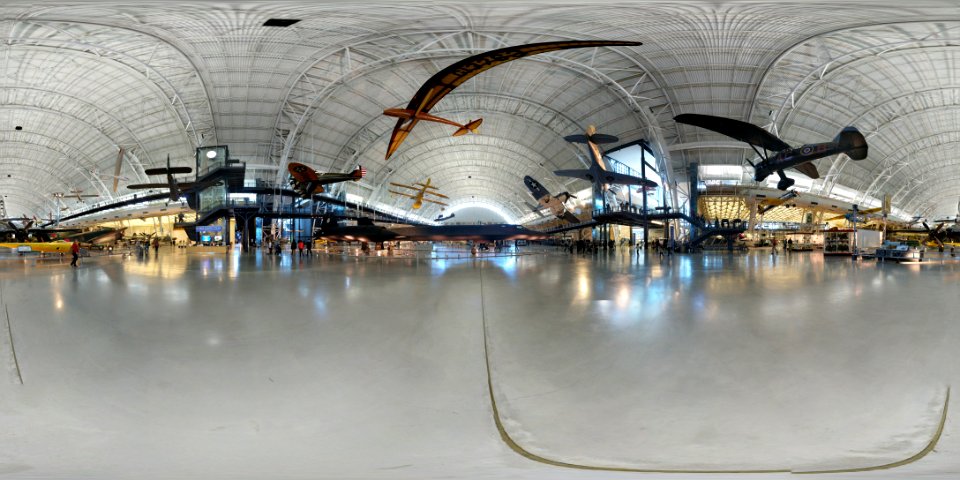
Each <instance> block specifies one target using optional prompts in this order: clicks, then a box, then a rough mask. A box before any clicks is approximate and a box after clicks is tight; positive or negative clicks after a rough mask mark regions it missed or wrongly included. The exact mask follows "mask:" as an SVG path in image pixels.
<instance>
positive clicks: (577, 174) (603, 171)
mask: <svg viewBox="0 0 960 480" xmlns="http://www.w3.org/2000/svg"><path fill="white" fill-rule="evenodd" d="M563 139H564V140H566V141H568V142H570V143H583V144H585V145H586V146H587V150H589V151H590V158H591V162H590V167H589V168H587V169H575V170H554V172H553V173H554V174H556V175H559V176H561V177H573V178H579V179H582V180H586V181H588V182H596V183H600V184H603V185H611V184H614V185H639V186H640V187H641V188H657V186H658V185H657V183H656V182H654V181H653V180H647V179H646V178H640V177H634V176H633V175H627V174H625V173H617V172H614V171H613V170H610V169H609V168H608V166H607V162H606V161H605V160H604V155H603V152H601V151H600V147H599V145H600V144H604V143H616V142H618V141H620V139H619V138H617V137H615V136H613V135H604V134H602V133H597V127H595V126H593V125H590V126H588V127H587V131H586V133H585V134H584V135H568V136H566V137H563ZM604 188H606V187H604Z"/></svg>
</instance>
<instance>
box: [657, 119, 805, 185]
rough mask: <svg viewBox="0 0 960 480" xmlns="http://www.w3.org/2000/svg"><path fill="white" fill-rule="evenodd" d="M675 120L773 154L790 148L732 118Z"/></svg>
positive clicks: (760, 129) (774, 137)
mask: <svg viewBox="0 0 960 480" xmlns="http://www.w3.org/2000/svg"><path fill="white" fill-rule="evenodd" d="M673 119H674V120H675V121H676V122H678V123H685V124H687V125H693V126H695V127H700V128H706V129H707V130H712V131H714V132H717V133H719V134H722V135H726V136H728V137H730V138H733V139H735V140H740V141H741V142H746V143H749V144H750V145H756V146H758V147H761V148H764V149H766V150H770V151H773V152H779V151H781V150H786V149H788V148H790V145H787V143H786V142H784V141H783V140H780V139H779V138H777V136H776V135H774V134H772V133H770V132H768V131H766V130H764V129H762V128H760V127H758V126H756V125H754V124H752V123H747V122H741V121H740V120H734V119H732V118H724V117H715V116H713V115H700V114H696V113H684V114H681V115H677V116H676V117H673ZM814 178H816V177H814Z"/></svg>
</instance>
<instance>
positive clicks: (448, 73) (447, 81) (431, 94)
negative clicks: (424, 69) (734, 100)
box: [407, 40, 643, 112]
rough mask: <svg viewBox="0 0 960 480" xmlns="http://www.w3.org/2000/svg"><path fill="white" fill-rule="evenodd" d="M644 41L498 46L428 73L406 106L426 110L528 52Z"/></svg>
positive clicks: (535, 53) (595, 41)
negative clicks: (483, 74)
mask: <svg viewBox="0 0 960 480" xmlns="http://www.w3.org/2000/svg"><path fill="white" fill-rule="evenodd" d="M636 45H643V44H642V43H640V42H626V41H607V40H587V41H576V40H574V41H561V42H542V43H530V44H527V45H516V46H513V47H506V48H499V49H496V50H490V51H489V52H483V53H480V54H477V55H471V56H469V57H467V58H464V59H463V60H460V61H459V62H456V63H454V64H452V65H450V66H448V67H446V68H444V69H443V70H440V71H439V72H437V73H436V74H434V75H433V76H432V77H430V78H429V79H428V80H427V81H426V82H424V84H423V85H422V86H421V87H420V89H419V90H417V93H415V94H414V95H413V98H412V99H411V100H410V103H409V104H408V105H407V109H408V110H413V111H416V112H426V111H429V110H430V109H431V108H433V106H434V105H436V104H437V102H439V101H440V100H441V99H443V97H444V96H445V95H446V94H448V93H450V91H452V90H453V89H455V88H457V87H458V86H460V84H462V83H463V82H466V81H467V80H470V79H471V78H473V77H475V76H477V75H479V74H480V73H483V72H485V71H487V70H489V69H491V68H493V67H496V66H497V65H500V64H503V63H506V62H509V61H511V60H517V59H520V58H523V57H529V56H530V55H537V54H539V53H546V52H552V51H556V50H567V49H571V48H590V47H613V46H636Z"/></svg>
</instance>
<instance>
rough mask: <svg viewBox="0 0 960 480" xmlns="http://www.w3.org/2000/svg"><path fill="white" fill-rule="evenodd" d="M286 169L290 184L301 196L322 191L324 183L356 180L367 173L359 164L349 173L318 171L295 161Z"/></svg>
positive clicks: (304, 196) (306, 196)
mask: <svg viewBox="0 0 960 480" xmlns="http://www.w3.org/2000/svg"><path fill="white" fill-rule="evenodd" d="M287 171H289V172H290V185H292V186H293V189H294V191H296V192H297V193H298V194H300V196H301V197H303V198H308V197H310V196H311V195H313V194H316V193H323V192H324V189H323V186H324V185H329V184H331V183H339V182H347V181H354V182H356V181H358V180H360V179H361V178H363V177H365V176H366V175H367V169H366V168H363V167H361V166H358V167H357V168H356V169H355V170H354V171H352V172H350V173H319V172H317V171H316V170H314V169H312V168H310V167H308V166H306V165H304V164H302V163H297V162H290V165H288V166H287Z"/></svg>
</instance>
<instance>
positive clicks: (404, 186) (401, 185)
mask: <svg viewBox="0 0 960 480" xmlns="http://www.w3.org/2000/svg"><path fill="white" fill-rule="evenodd" d="M390 185H393V186H394V187H400V188H409V189H410V190H420V189H419V188H417V187H413V186H410V185H404V184H402V183H393V182H390Z"/></svg>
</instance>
